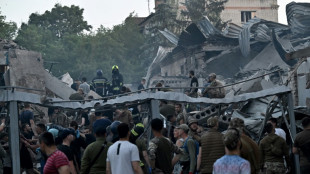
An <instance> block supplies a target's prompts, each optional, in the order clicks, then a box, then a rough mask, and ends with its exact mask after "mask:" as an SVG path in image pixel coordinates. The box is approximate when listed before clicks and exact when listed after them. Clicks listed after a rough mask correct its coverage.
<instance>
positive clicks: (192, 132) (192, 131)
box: [188, 118, 201, 144]
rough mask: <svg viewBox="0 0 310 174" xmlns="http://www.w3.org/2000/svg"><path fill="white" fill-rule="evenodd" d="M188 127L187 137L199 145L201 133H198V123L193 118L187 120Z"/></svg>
mask: <svg viewBox="0 0 310 174" xmlns="http://www.w3.org/2000/svg"><path fill="white" fill-rule="evenodd" d="M188 127H189V133H188V135H189V136H191V137H193V138H194V140H196V141H198V142H199V144H200V143H201V133H199V132H198V128H199V127H198V121H197V119H195V118H189V119H188Z"/></svg>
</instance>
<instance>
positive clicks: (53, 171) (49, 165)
mask: <svg viewBox="0 0 310 174" xmlns="http://www.w3.org/2000/svg"><path fill="white" fill-rule="evenodd" d="M65 165H69V160H68V158H67V157H66V155H65V154H64V153H63V152H61V151H59V150H56V151H55V152H54V153H52V154H51V155H50V156H49V157H48V159H47V161H46V164H45V166H44V170H43V173H44V174H58V168H60V167H61V166H65Z"/></svg>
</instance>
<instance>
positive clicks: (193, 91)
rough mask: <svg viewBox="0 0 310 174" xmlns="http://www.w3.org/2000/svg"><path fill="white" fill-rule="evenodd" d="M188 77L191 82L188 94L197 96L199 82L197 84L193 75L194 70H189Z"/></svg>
mask: <svg viewBox="0 0 310 174" xmlns="http://www.w3.org/2000/svg"><path fill="white" fill-rule="evenodd" d="M189 78H191V84H190V86H191V89H190V91H189V94H188V96H190V97H195V98H197V97H198V94H197V92H198V86H199V84H198V79H197V77H195V72H194V71H189Z"/></svg>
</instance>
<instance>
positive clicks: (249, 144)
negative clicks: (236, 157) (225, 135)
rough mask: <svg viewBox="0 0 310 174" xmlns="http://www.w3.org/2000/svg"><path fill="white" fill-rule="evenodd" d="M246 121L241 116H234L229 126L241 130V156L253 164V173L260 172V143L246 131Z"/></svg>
mask: <svg viewBox="0 0 310 174" xmlns="http://www.w3.org/2000/svg"><path fill="white" fill-rule="evenodd" d="M244 127H245V125H244V121H243V120H242V119H240V118H233V119H232V120H231V121H230V122H229V127H228V128H234V129H237V130H238V131H239V132H240V136H241V144H242V147H241V149H240V156H241V157H242V158H244V159H246V160H248V161H249V162H250V164H251V173H252V174H255V173H258V172H259V170H260V166H259V162H260V151H259V147H258V145H257V144H256V143H255V142H254V141H253V140H252V139H251V138H250V137H248V136H247V135H245V133H244Z"/></svg>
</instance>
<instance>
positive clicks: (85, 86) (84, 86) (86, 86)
mask: <svg viewBox="0 0 310 174" xmlns="http://www.w3.org/2000/svg"><path fill="white" fill-rule="evenodd" d="M79 88H81V89H82V90H83V93H84V95H85V96H86V95H87V94H88V93H89V91H90V86H89V84H88V83H87V79H86V77H83V78H82V84H80V86H79Z"/></svg>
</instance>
